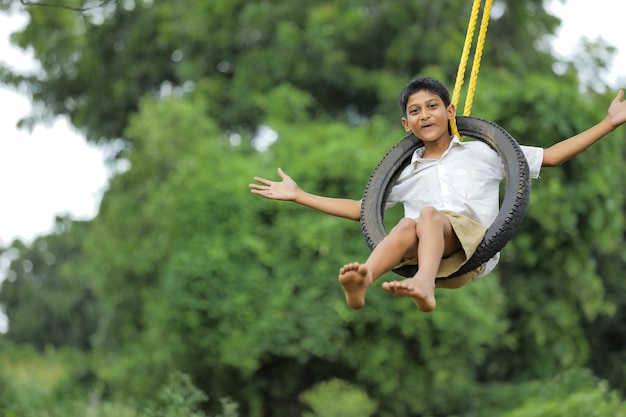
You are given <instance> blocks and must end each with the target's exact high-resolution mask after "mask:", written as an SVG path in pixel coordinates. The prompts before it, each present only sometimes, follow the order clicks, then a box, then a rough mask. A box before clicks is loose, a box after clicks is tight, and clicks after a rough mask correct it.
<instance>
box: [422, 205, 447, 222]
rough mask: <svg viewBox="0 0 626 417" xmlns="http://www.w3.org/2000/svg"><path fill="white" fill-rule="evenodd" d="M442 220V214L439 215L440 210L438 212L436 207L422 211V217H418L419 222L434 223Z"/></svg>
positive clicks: (425, 208)
mask: <svg viewBox="0 0 626 417" xmlns="http://www.w3.org/2000/svg"><path fill="white" fill-rule="evenodd" d="M440 218H441V213H439V210H437V209H436V208H434V207H424V208H423V209H422V210H421V211H420V216H419V217H418V221H419V220H425V221H433V220H435V221H436V220H438V219H440Z"/></svg>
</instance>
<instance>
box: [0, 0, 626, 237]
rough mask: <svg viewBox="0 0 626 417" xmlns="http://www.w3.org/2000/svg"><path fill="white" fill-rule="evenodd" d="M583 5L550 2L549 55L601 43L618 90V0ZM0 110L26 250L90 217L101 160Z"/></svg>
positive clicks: (623, 39)
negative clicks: (558, 22)
mask: <svg viewBox="0 0 626 417" xmlns="http://www.w3.org/2000/svg"><path fill="white" fill-rule="evenodd" d="M590 3H591V1H590V0H568V1H567V3H566V4H565V5H563V4H561V1H559V0H556V1H554V2H553V4H552V8H551V9H552V10H553V12H554V13H555V14H557V15H559V16H560V17H561V18H562V19H563V26H562V29H561V31H560V34H559V37H558V38H557V39H556V40H555V42H554V47H555V49H556V51H557V52H558V53H560V54H561V55H563V56H569V55H571V53H572V51H573V48H574V46H575V45H576V44H577V42H578V40H579V39H580V37H581V36H584V37H586V38H589V39H597V38H598V37H599V36H601V37H602V38H603V39H604V40H606V41H607V42H608V43H610V44H612V45H614V46H616V47H617V48H618V49H619V50H620V53H619V55H618V56H617V58H616V60H615V62H614V67H613V75H612V79H611V80H607V81H608V82H610V83H611V84H615V85H616V88H617V80H622V81H626V35H624V33H623V28H624V23H623V18H622V16H621V13H618V11H619V12H621V11H622V10H623V7H624V0H594V1H593V7H590ZM68 13H69V12H68ZM24 23H25V21H24V19H23V18H21V17H17V16H12V17H8V16H6V15H2V14H0V61H2V62H3V63H6V64H9V65H10V66H11V67H13V68H16V69H20V70H28V69H30V68H32V65H33V64H32V60H31V58H30V57H29V56H28V55H27V54H23V53H22V52H20V51H19V50H17V49H16V48H13V47H12V46H11V45H10V43H9V35H10V33H11V32H14V31H15V30H17V29H19V28H20V27H22V26H23V25H24ZM619 87H621V86H619ZM0 108H1V109H2V112H1V113H0V115H1V116H0V247H1V246H3V245H8V244H9V243H10V242H11V241H12V240H13V239H15V238H21V239H24V240H26V241H27V242H28V241H30V240H31V239H32V238H33V237H34V236H36V235H39V234H46V233H48V232H49V231H50V230H51V227H52V225H53V222H54V218H55V216H56V215H57V214H64V213H70V214H72V215H73V216H74V217H75V218H81V219H89V218H92V217H93V216H95V215H96V213H97V209H98V205H99V202H100V198H101V195H102V192H103V190H104V189H105V187H106V184H107V178H108V170H107V169H105V168H104V165H103V159H104V158H103V154H102V152H100V151H99V150H98V149H97V148H95V147H93V146H88V145H87V144H86V143H85V141H84V139H83V138H82V137H81V136H80V135H79V134H78V133H76V132H75V131H72V129H71V128H70V127H68V123H67V122H66V121H65V120H64V119H58V120H57V122H56V123H55V124H54V125H53V126H51V127H44V126H40V127H37V128H36V129H35V131H34V132H33V133H32V134H30V133H28V132H27V131H24V130H18V129H17V127H16V123H17V121H18V120H19V119H20V118H22V117H24V116H26V115H27V114H28V113H29V111H30V104H29V101H28V100H27V99H26V98H24V97H23V96H20V95H18V94H16V93H14V92H11V91H9V90H7V89H6V88H3V87H2V86H0Z"/></svg>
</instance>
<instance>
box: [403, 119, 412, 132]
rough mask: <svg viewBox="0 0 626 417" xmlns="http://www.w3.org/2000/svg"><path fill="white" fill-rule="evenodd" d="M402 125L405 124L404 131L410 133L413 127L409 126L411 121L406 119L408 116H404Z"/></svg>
mask: <svg viewBox="0 0 626 417" xmlns="http://www.w3.org/2000/svg"><path fill="white" fill-rule="evenodd" d="M402 126H404V131H405V132H406V133H409V132H410V131H411V128H410V127H409V121H408V120H407V119H406V117H403V118H402Z"/></svg>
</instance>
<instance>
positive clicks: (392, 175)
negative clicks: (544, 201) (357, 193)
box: [361, 116, 530, 281]
mask: <svg viewBox="0 0 626 417" xmlns="http://www.w3.org/2000/svg"><path fill="white" fill-rule="evenodd" d="M456 122H457V128H458V130H459V133H460V134H461V135H462V136H468V137H471V138H475V139H478V140H480V141H482V142H484V143H486V144H487V145H489V146H490V147H491V148H492V149H493V150H494V151H496V152H497V153H498V155H500V157H501V158H502V160H503V162H504V168H505V174H506V188H505V193H504V198H503V200H502V204H501V205H500V211H499V213H498V216H497V217H496V219H495V220H494V222H493V223H492V224H491V226H490V227H489V228H488V229H487V232H486V233H485V237H484V238H483V241H482V242H481V243H480V245H479V246H478V249H477V250H476V252H475V253H474V255H473V256H472V257H471V258H470V259H469V260H468V261H467V262H466V263H465V264H464V265H463V266H462V267H461V268H460V269H459V270H458V271H456V272H455V273H453V274H452V275H450V276H448V277H445V278H437V280H438V281H439V280H446V279H450V278H454V277H458V276H460V275H463V274H465V273H467V272H469V271H471V270H473V269H475V268H477V267H479V266H480V265H482V264H483V263H485V262H486V261H488V260H489V259H491V258H492V257H493V256H495V255H496V254H497V253H498V252H500V251H501V250H502V249H503V248H504V246H505V245H506V243H507V242H508V241H509V240H510V239H511V238H512V237H513V235H514V234H515V231H516V230H517V228H518V227H519V225H520V223H521V222H522V219H523V217H524V213H525V212H526V207H527V206H528V200H529V197H530V173H529V169H528V163H527V162H526V158H525V157H524V154H523V153H522V150H521V149H520V147H519V145H518V143H517V142H516V141H515V139H514V138H513V137H512V136H511V135H510V134H509V133H508V132H507V131H506V130H504V129H503V128H502V127H500V126H498V125H497V124H495V123H493V122H490V121H488V120H484V119H479V118H476V117H470V116H459V117H457V118H456ZM421 146H424V144H423V142H422V141H421V140H419V139H418V138H416V137H415V136H414V135H413V134H410V135H408V136H406V137H405V138H404V139H402V140H401V141H400V142H398V143H397V144H396V145H395V146H394V147H393V148H392V149H391V150H389V152H387V154H386V155H385V156H384V157H383V159H382V160H381V161H380V163H379V164H378V166H377V167H376V169H375V170H374V172H372V175H371V176H370V178H369V181H368V183H367V186H366V187H365V191H364V193H363V200H362V202H361V229H362V231H363V236H364V237H365V241H366V242H367V245H368V246H369V248H370V250H373V249H374V248H375V247H376V245H378V243H380V241H381V240H382V239H383V238H384V237H385V236H386V232H385V227H384V212H385V205H386V201H387V197H388V196H389V192H390V191H391V188H392V187H393V184H394V183H395V181H396V179H397V178H398V176H399V175H400V173H401V172H402V170H403V169H404V168H405V167H406V166H407V165H408V164H409V163H410V161H411V156H412V155H413V152H414V151H415V149H417V148H419V147H421ZM417 268H418V267H417V265H407V266H404V267H401V268H397V269H394V270H393V272H395V273H396V274H398V275H401V276H404V277H411V276H413V275H415V273H416V272H417Z"/></svg>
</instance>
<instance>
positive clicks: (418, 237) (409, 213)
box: [250, 77, 626, 312]
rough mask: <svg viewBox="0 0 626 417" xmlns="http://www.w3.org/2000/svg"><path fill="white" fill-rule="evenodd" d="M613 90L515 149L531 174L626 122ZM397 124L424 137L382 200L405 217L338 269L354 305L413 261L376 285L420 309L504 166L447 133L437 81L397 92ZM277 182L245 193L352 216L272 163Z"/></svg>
mask: <svg viewBox="0 0 626 417" xmlns="http://www.w3.org/2000/svg"><path fill="white" fill-rule="evenodd" d="M623 96H624V92H623V90H620V91H619V92H618V94H617V96H616V97H615V99H613V101H612V102H611V105H610V107H609V109H608V113H607V116H606V117H605V118H604V120H602V121H601V122H600V123H598V124H597V125H595V126H593V127H592V128H590V129H588V130H586V131H584V132H582V133H580V134H578V135H576V136H573V137H571V138H569V139H566V140H564V141H561V142H558V143H556V144H555V145H553V146H551V147H549V148H547V149H542V148H537V147H529V146H522V147H521V148H522V151H523V152H524V155H525V157H526V160H527V161H528V165H529V168H530V173H531V177H533V178H537V177H538V176H539V171H540V169H541V167H554V166H557V165H560V164H562V163H563V162H565V161H567V160H568V159H570V158H572V157H574V156H576V155H577V154H579V153H580V152H582V151H584V150H585V149H587V148H589V147H590V146H591V145H593V144H594V143H595V142H597V141H598V140H600V139H601V138H602V137H603V136H605V135H606V134H608V133H609V132H611V131H612V130H614V129H615V128H617V127H618V126H620V125H622V124H624V123H625V122H626V101H622V98H623ZM399 101H400V108H401V109H402V114H403V117H402V125H403V126H404V129H405V130H406V132H407V133H408V132H412V133H413V134H414V135H415V136H416V137H418V138H420V139H421V140H422V141H423V142H424V147H422V148H420V149H418V150H416V151H415V154H414V155H413V158H412V160H411V164H409V166H407V167H406V168H405V169H404V171H403V172H402V173H401V174H400V177H399V178H398V180H397V182H396V184H395V185H394V187H393V189H392V190H391V193H390V195H389V198H388V204H389V205H391V204H394V203H397V202H401V203H403V204H404V210H405V217H404V218H403V219H402V220H400V221H399V222H398V224H397V225H396V226H395V227H394V228H393V229H392V230H391V231H390V232H389V234H388V235H387V236H386V237H385V238H384V239H383V240H382V241H381V242H380V243H379V244H378V245H377V246H376V248H375V249H374V250H373V251H372V253H371V254H370V256H369V257H368V258H367V260H366V262H365V263H349V264H346V265H344V266H343V267H342V268H341V269H340V270H339V282H340V283H341V285H342V286H343V289H344V292H345V297H346V302H347V303H348V305H349V306H350V307H352V308H354V309H359V308H361V307H363V305H364V304H365V293H366V291H367V289H368V288H369V287H370V286H371V285H372V284H373V283H374V281H375V280H376V279H378V278H379V277H380V276H382V275H383V274H384V273H386V272H389V271H391V270H392V269H394V268H396V267H398V266H400V265H402V264H407V263H412V264H417V260H418V259H419V269H418V271H417V273H416V274H415V276H413V277H410V278H407V279H405V280H400V281H391V282H384V283H383V285H382V286H383V289H384V290H385V291H387V292H389V293H391V294H393V295H395V296H398V297H411V298H413V300H414V301H415V303H416V304H417V306H418V307H419V309H420V310H421V311H424V312H429V311H432V310H434V309H435V307H436V300H435V287H436V277H446V276H448V275H450V274H452V273H454V272H455V271H457V270H458V269H459V268H460V267H461V266H462V265H463V264H464V263H465V262H466V261H467V260H468V259H469V258H470V257H471V256H472V254H473V253H474V251H475V250H476V248H477V247H478V245H479V243H480V242H481V241H482V238H483V236H484V234H485V232H486V230H487V227H488V226H489V225H490V224H491V223H492V221H493V220H494V219H495V217H496V216H497V214H498V210H499V207H498V191H499V183H500V181H501V180H502V179H503V177H504V169H503V167H502V161H501V160H500V158H499V156H498V155H497V154H496V153H495V152H494V151H493V150H491V149H490V148H489V147H488V146H487V145H486V144H484V143H482V142H480V141H467V142H460V141H459V140H458V138H457V137H456V136H452V134H451V132H450V120H452V119H453V118H454V117H455V110H456V109H455V107H454V105H453V104H451V103H450V95H449V92H448V90H447V89H446V87H445V86H444V85H443V84H441V83H440V82H439V81H437V80H435V79H433V78H429V77H420V78H416V79H414V80H412V81H411V82H409V83H408V84H407V85H406V86H405V87H404V89H403V90H402V92H401V94H400V99H399ZM278 175H279V176H280V177H281V179H282V180H281V181H280V182H275V181H270V180H267V179H264V178H260V177H255V178H254V180H255V181H257V182H258V184H250V188H251V192H252V193H254V194H258V195H260V196H262V197H265V198H268V199H273V200H287V201H294V202H296V203H298V204H301V205H304V206H306V207H310V208H313V209H315V210H318V211H320V212H323V213H326V214H330V215H333V216H338V217H344V218H347V219H352V220H357V221H358V220H359V218H360V213H361V202H360V201H359V200H348V199H340V198H330V197H323V196H318V195H314V194H310V193H307V192H305V191H304V190H302V189H300V188H299V187H298V185H297V184H296V183H295V182H294V181H293V179H291V177H289V176H288V175H287V174H285V173H284V172H283V171H282V169H280V168H278ZM497 262H498V256H497V255H496V256H495V257H494V258H493V259H491V260H490V261H488V262H486V263H485V264H484V265H482V266H481V267H479V268H477V269H476V270H474V271H470V272H469V273H467V274H465V275H462V276H460V277H457V278H453V279H449V280H445V281H443V282H445V283H446V284H445V286H446V287H447V288H459V287H461V286H463V285H465V284H467V283H468V282H471V281H472V280H475V279H477V278H478V277H481V276H484V275H486V274H487V273H489V272H490V271H491V270H493V268H494V267H495V265H496V264H497Z"/></svg>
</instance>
